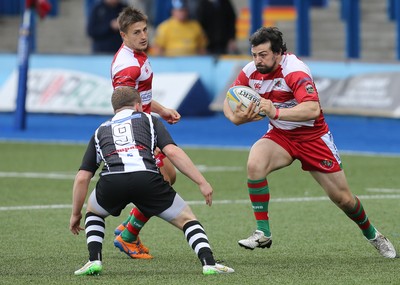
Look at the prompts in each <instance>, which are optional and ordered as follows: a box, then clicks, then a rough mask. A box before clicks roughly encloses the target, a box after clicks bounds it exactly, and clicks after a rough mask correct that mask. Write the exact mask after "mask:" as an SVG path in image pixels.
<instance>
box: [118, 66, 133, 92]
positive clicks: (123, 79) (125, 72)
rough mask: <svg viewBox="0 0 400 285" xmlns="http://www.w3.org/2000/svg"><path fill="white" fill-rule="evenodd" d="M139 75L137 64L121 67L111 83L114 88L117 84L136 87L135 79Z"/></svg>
mask: <svg viewBox="0 0 400 285" xmlns="http://www.w3.org/2000/svg"><path fill="white" fill-rule="evenodd" d="M139 76H140V68H139V67H138V66H130V67H127V68H124V69H122V70H121V71H119V72H118V73H116V74H115V75H114V77H113V78H112V85H113V87H114V89H115V88H118V87H119V86H130V87H134V88H136V79H137V78H138V77H139Z"/></svg>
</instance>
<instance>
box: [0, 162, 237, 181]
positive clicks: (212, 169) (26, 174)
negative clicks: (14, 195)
mask: <svg viewBox="0 0 400 285" xmlns="http://www.w3.org/2000/svg"><path fill="white" fill-rule="evenodd" d="M196 166H197V168H198V169H199V171H200V172H203V173H204V172H226V171H229V172H238V171H243V170H244V168H243V167H242V166H207V165H196ZM0 177H12V178H37V179H59V180H63V179H66V180H73V179H74V178H75V174H71V173H68V174H67V173H56V172H48V173H45V172H3V171H0ZM97 178H98V175H96V176H95V177H93V179H97Z"/></svg>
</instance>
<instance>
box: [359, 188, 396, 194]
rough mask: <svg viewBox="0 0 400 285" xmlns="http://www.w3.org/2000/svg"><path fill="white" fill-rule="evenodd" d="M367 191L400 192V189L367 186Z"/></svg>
mask: <svg viewBox="0 0 400 285" xmlns="http://www.w3.org/2000/svg"><path fill="white" fill-rule="evenodd" d="M366 190H367V192H375V193H400V189H392V188H367V189H366Z"/></svg>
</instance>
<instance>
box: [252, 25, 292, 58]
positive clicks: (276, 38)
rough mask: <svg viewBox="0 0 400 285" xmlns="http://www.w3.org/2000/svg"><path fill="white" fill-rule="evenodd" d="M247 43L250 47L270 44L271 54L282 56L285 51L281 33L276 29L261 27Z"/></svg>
mask: <svg viewBox="0 0 400 285" xmlns="http://www.w3.org/2000/svg"><path fill="white" fill-rule="evenodd" d="M249 41H250V44H251V45H252V46H258V45H260V44H264V43H267V42H270V43H271V50H272V52H273V53H279V54H284V53H285V52H286V51H287V48H286V43H284V42H283V38H282V32H281V31H279V29H278V28H277V27H261V28H259V29H258V30H257V31H255V32H254V33H253V34H252V35H251V36H250V38H249Z"/></svg>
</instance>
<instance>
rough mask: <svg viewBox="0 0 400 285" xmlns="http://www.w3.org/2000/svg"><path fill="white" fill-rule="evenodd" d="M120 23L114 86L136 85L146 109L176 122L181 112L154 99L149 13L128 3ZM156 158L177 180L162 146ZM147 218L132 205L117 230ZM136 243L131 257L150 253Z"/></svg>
mask: <svg viewBox="0 0 400 285" xmlns="http://www.w3.org/2000/svg"><path fill="white" fill-rule="evenodd" d="M118 24H119V29H120V34H121V37H122V41H123V43H122V45H121V48H120V49H119V50H118V52H117V53H116V54H115V56H114V59H113V62H112V64H111V80H112V85H113V87H114V89H116V88H118V87H120V86H130V87H134V88H135V89H136V90H138V91H139V93H140V96H141V99H142V105H143V111H144V112H146V113H150V112H153V113H157V114H158V115H160V117H161V118H163V119H164V120H166V121H167V122H168V123H169V124H175V123H177V122H178V121H179V120H180V118H181V116H180V114H179V113H178V112H177V111H176V110H173V109H169V108H166V107H164V106H162V105H161V104H160V103H158V102H156V101H154V100H153V96H152V81H153V71H152V69H151V65H150V61H149V59H148V57H147V54H146V50H147V49H148V44H149V39H148V31H147V16H146V15H144V14H143V13H142V12H141V11H139V10H137V9H135V8H132V7H127V8H125V9H124V10H123V11H122V12H121V13H120V15H119V16H118ZM155 158H156V161H157V166H158V167H159V168H160V172H161V174H162V175H163V177H164V179H165V180H166V181H168V182H169V183H170V184H171V185H172V184H174V182H175V180H176V171H175V167H174V166H173V164H172V163H171V162H170V161H169V159H168V158H167V157H165V155H164V154H163V153H162V152H161V151H160V150H159V149H157V150H156V152H155ZM148 220H149V218H148V217H146V216H145V215H143V214H142V213H141V212H140V211H139V210H138V209H137V208H133V209H132V211H131V212H130V215H129V217H128V218H127V219H126V220H125V221H124V222H122V223H121V224H120V225H119V226H118V227H117V228H116V229H115V234H116V235H119V234H122V235H123V234H124V233H123V231H124V230H125V229H126V230H127V231H129V232H131V233H133V234H138V233H139V231H140V229H141V228H142V227H143V226H144V225H145V224H146V222H147V221H148ZM137 246H138V247H139V249H140V252H138V254H137V255H136V257H135V255H131V257H132V258H142V256H148V253H149V250H148V248H147V247H145V246H144V245H143V244H142V243H141V242H140V239H139V238H138V243H137ZM143 253H145V254H146V255H143Z"/></svg>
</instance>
